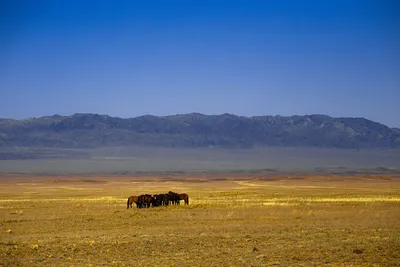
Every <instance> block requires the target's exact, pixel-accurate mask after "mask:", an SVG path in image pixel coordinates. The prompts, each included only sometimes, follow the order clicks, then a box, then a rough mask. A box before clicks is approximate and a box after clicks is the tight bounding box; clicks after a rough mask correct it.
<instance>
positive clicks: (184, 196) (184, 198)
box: [179, 193, 189, 205]
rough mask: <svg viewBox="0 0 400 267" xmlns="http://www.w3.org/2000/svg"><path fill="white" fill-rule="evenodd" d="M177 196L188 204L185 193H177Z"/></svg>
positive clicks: (187, 197)
mask: <svg viewBox="0 0 400 267" xmlns="http://www.w3.org/2000/svg"><path fill="white" fill-rule="evenodd" d="M179 197H180V199H181V200H184V201H185V204H186V205H189V196H188V195H187V194H185V193H183V194H179Z"/></svg>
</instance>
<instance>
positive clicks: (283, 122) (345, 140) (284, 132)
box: [0, 113, 400, 149]
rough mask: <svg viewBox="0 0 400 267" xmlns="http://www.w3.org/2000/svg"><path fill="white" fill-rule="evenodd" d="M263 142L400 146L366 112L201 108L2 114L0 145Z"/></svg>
mask: <svg viewBox="0 0 400 267" xmlns="http://www.w3.org/2000/svg"><path fill="white" fill-rule="evenodd" d="M15 146H18V147H63V148H92V147H101V146H152V147H221V148H251V147H260V146H261V147H262V146H291V147H297V146H301V147H336V148H357V149H359V148H400V129H398V128H390V127H388V126H385V125H383V124H380V123H377V122H374V121H371V120H368V119H365V118H333V117H330V116H327V115H304V116H254V117H243V116H236V115H232V114H222V115H204V114H200V113H190V114H178V115H172V116H153V115H144V116H139V117H135V118H118V117H111V116H107V115H98V114H89V113H84V114H82V113H77V114H74V115H71V116H60V115H53V116H46V117H40V118H30V119H23V120H16V119H0V147H15Z"/></svg>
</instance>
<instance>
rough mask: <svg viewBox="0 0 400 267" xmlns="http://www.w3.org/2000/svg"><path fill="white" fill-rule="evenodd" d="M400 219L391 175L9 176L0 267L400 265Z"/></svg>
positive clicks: (2, 201)
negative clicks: (142, 201)
mask: <svg viewBox="0 0 400 267" xmlns="http://www.w3.org/2000/svg"><path fill="white" fill-rule="evenodd" d="M169 190H172V191H176V192H178V193H183V192H184V193H187V194H189V197H190V204H189V205H188V206H185V205H183V203H181V205H180V206H169V207H156V208H149V209H136V208H133V209H127V208H126V200H127V197H129V196H130V195H139V194H143V193H150V194H155V193H166V192H168V191H169ZM399 221H400V175H395V174H390V175H389V174H386V175H377V174H366V175H362V174H359V175H318V174H315V175H292V176H287V175H282V176H257V175H254V174H249V175H246V174H226V175H224V174H218V175H201V174H198V175H189V174H188V175H181V176H178V175H176V176H154V177H152V176H111V175H110V176H90V175H87V176H67V175H64V176H31V175H28V174H27V175H10V174H5V175H3V176H1V177H0V266H400V223H399Z"/></svg>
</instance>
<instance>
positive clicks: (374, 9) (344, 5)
mask: <svg viewBox="0 0 400 267" xmlns="http://www.w3.org/2000/svg"><path fill="white" fill-rule="evenodd" d="M399 10H400V4H399V2H398V1H396V0H393V1H389V0H388V1H385V0H381V1H378V0H376V1H369V0H347V1H344V0H332V1H329V0H326V1H320V0H318V1H317V0H314V1H306V0H305V1H297V0H296V1H295V0H293V1H285V0H282V1H267V0H265V1H251V0H247V1H232V0H231V1H218V0H215V1H207V0H205V1H187V0H184V1H173V0H170V1H165V0H163V1H151V0H132V1H106V0H105V1H90V0H89V1H76V0H69V1H63V0H59V1H53V0H48V1H34V0H30V1H28V0H26V1H20V0H15V1H1V2H0V25H1V26H0V62H1V64H0V94H1V98H0V117H11V118H18V119H21V118H26V117H38V116H45V115H52V114H61V115H71V114H73V113H77V112H90V113H99V114H108V115H111V116H119V117H134V116H140V115H143V114H154V115H169V114H175V113H190V112H201V113H205V114H221V113H233V114H237V115H243V116H253V115H303V114H327V115H330V116H334V117H338V116H345V117H365V118H368V119H372V120H375V121H378V122H381V123H384V124H386V125H389V126H396V127H400V116H399V114H400V31H399V28H400V27H399V26H400V13H399V12H400V11H399Z"/></svg>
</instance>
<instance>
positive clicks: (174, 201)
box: [168, 191, 181, 205]
mask: <svg viewBox="0 0 400 267" xmlns="http://www.w3.org/2000/svg"><path fill="white" fill-rule="evenodd" d="M168 199H169V201H170V202H171V203H172V204H174V205H179V204H180V200H181V197H180V196H179V194H177V193H175V192H172V191H169V192H168Z"/></svg>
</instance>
